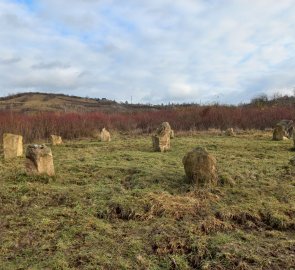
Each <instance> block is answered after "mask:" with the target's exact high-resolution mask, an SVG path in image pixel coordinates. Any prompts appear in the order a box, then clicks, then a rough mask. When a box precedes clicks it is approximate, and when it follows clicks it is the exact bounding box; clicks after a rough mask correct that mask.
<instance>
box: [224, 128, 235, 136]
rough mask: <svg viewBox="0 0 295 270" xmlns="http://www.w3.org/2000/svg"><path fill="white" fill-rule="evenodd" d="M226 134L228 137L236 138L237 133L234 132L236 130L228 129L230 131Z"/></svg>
mask: <svg viewBox="0 0 295 270" xmlns="http://www.w3.org/2000/svg"><path fill="white" fill-rule="evenodd" d="M224 134H225V135H226V136H235V135H236V134H235V132H234V129H233V128H228V129H227V130H226V131H225V132H224Z"/></svg>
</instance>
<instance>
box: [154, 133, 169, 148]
mask: <svg viewBox="0 0 295 270" xmlns="http://www.w3.org/2000/svg"><path fill="white" fill-rule="evenodd" d="M152 142H153V149H154V151H156V152H166V151H168V150H169V149H170V134H166V135H163V136H158V135H153V136H152Z"/></svg>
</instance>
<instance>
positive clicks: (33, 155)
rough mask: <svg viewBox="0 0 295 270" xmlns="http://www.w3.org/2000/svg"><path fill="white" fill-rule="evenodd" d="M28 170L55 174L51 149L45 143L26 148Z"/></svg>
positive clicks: (31, 172) (30, 172) (29, 172)
mask: <svg viewBox="0 0 295 270" xmlns="http://www.w3.org/2000/svg"><path fill="white" fill-rule="evenodd" d="M26 171H27V173H28V174H36V175H39V174H47V175H49V176H53V175H54V174H55V172H54V165H53V156H52V152H51V149H50V148H49V147H47V146H45V145H37V144H32V145H28V147H27V150H26Z"/></svg>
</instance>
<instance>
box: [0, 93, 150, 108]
mask: <svg viewBox="0 0 295 270" xmlns="http://www.w3.org/2000/svg"><path fill="white" fill-rule="evenodd" d="M147 108H151V106H146V105H129V104H125V103H117V102H115V101H112V100H108V99H105V98H102V99H94V98H82V97H77V96H68V95H64V94H51V93H38V92H30V93H20V94H16V95H10V96H7V97H2V98H0V111H4V110H11V111H15V112H96V111H103V112H128V111H133V110H144V109H147Z"/></svg>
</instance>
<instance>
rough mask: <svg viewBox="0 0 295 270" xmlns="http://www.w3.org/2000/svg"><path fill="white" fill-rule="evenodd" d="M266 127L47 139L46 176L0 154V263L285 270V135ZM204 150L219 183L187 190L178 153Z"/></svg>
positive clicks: (288, 220)
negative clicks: (163, 139) (154, 138)
mask: <svg viewBox="0 0 295 270" xmlns="http://www.w3.org/2000/svg"><path fill="white" fill-rule="evenodd" d="M270 139H271V134H270V133H251V134H246V133H245V134H241V135H239V136H238V137H235V138H230V137H223V136H217V135H212V134H211V135H210V134H198V135H194V136H182V137H177V138H175V139H174V140H173V141H172V150H171V151H170V152H167V153H155V152H152V151H151V139H150V137H148V136H136V137H130V136H119V135H117V136H115V137H114V138H113V141H112V142H110V143H101V142H97V141H94V140H93V141H91V140H81V141H68V142H66V143H65V144H64V145H62V146H58V147H57V146H56V147H52V150H53V154H54V163H55V167H56V173H57V175H56V177H55V178H48V177H29V176H26V174H25V171H24V166H23V158H19V159H16V160H13V161H9V162H7V161H3V159H1V161H0V242H1V246H0V268H1V269H292V267H294V265H295V256H294V254H295V233H294V232H295V169H294V168H293V167H291V166H290V165H289V164H288V161H289V159H290V158H291V157H292V156H293V155H294V152H292V151H291V147H292V143H291V141H282V142H274V141H271V140H270ZM196 146H206V147H207V149H208V150H209V151H210V152H211V153H212V154H214V155H215V156H216V158H217V161H218V171H219V172H218V174H219V178H220V184H219V186H218V187H216V188H213V189H196V188H194V187H193V186H192V185H190V184H188V183H187V182H186V180H185V178H184V170H183V166H182V162H181V160H182V157H183V156H184V154H185V153H186V152H188V151H189V150H191V149H192V148H193V147H196Z"/></svg>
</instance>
